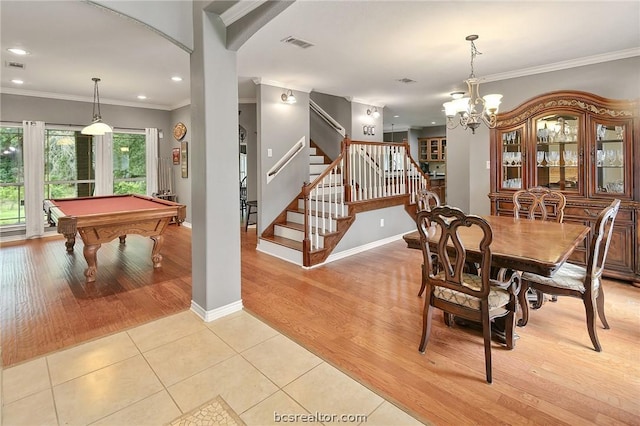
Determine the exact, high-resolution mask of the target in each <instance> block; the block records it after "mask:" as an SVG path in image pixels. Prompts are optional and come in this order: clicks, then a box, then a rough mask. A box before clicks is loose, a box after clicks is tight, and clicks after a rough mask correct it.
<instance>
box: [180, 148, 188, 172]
mask: <svg viewBox="0 0 640 426" xmlns="http://www.w3.org/2000/svg"><path fill="white" fill-rule="evenodd" d="M180 167H181V168H182V177H183V178H188V177H189V142H187V141H184V142H180Z"/></svg>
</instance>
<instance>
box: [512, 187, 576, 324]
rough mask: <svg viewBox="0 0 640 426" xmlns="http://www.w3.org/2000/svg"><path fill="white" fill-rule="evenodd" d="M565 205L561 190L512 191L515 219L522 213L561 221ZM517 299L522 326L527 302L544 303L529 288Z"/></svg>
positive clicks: (538, 292)
mask: <svg viewBox="0 0 640 426" xmlns="http://www.w3.org/2000/svg"><path fill="white" fill-rule="evenodd" d="M566 205H567V198H566V197H565V196H564V194H563V193H562V192H558V191H552V190H550V189H549V188H545V187H542V186H536V187H533V188H529V189H521V190H519V191H516V192H514V193H513V216H514V217H515V218H516V219H517V218H520V217H521V215H522V216H524V217H525V218H528V219H539V220H549V221H554V222H558V223H562V221H563V220H564V207H565V206H566ZM519 299H520V307H521V309H522V318H521V319H520V320H519V321H518V325H519V326H523V325H524V324H526V323H527V320H528V316H529V303H531V307H532V308H533V309H539V308H541V307H542V304H543V303H544V294H543V293H542V292H540V291H535V290H533V289H529V290H527V291H521V292H520V295H519ZM552 300H553V301H556V300H557V297H556V296H552Z"/></svg>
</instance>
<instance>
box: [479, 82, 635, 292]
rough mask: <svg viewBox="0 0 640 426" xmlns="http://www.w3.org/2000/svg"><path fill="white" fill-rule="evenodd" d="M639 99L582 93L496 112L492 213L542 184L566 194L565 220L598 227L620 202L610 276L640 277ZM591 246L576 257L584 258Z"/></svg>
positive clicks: (505, 212) (539, 99) (535, 100)
mask: <svg viewBox="0 0 640 426" xmlns="http://www.w3.org/2000/svg"><path fill="white" fill-rule="evenodd" d="M638 109H639V101H638V100H617V99H607V98H603V97H601V96H598V95H594V94H591V93H587V92H580V91H557V92H551V93H547V94H544V95H541V96H538V97H535V98H532V99H530V100H528V101H526V102H524V103H522V104H521V105H520V106H518V107H517V108H515V109H513V110H512V111H507V112H503V113H500V114H499V115H498V119H497V124H496V127H495V129H492V130H491V193H490V194H489V198H490V199H491V212H492V214H497V215H512V214H513V213H512V208H513V203H512V201H511V198H512V196H513V193H514V192H515V191H517V190H518V189H526V188H532V187H535V186H542V187H545V188H549V189H551V190H555V191H561V192H562V193H563V194H564V195H565V196H566V197H567V207H566V209H565V218H566V221H572V222H579V223H587V224H593V222H594V220H595V217H596V216H597V214H598V213H599V211H600V210H602V208H604V207H605V206H606V205H608V204H609V203H610V202H611V200H612V199H614V198H617V199H620V200H622V208H621V210H620V213H619V214H618V218H617V220H616V230H617V233H616V235H615V236H614V238H615V239H616V240H615V241H614V242H613V243H612V246H611V249H610V252H609V259H608V262H607V275H608V276H611V277H615V278H622V279H627V280H631V281H633V282H636V283H639V282H640V248H639V246H640V238H639V237H638V228H639V221H640V218H639V217H638V216H639V207H640V143H639V139H638V137H639V133H640V120H639V119H638V118H639V116H640V114H639V111H638ZM586 244H588V242H586V243H585V247H583V248H581V249H580V250H577V251H576V253H575V254H574V256H573V260H574V261H576V262H577V263H586V258H585V256H586V252H587V251H586Z"/></svg>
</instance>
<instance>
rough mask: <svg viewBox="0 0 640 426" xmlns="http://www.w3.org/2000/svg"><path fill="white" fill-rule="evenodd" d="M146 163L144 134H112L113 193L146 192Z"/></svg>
mask: <svg viewBox="0 0 640 426" xmlns="http://www.w3.org/2000/svg"><path fill="white" fill-rule="evenodd" d="M146 191H147V164H146V138H145V135H144V134H135V133H114V134H113V193H114V194H143V195H144V194H146Z"/></svg>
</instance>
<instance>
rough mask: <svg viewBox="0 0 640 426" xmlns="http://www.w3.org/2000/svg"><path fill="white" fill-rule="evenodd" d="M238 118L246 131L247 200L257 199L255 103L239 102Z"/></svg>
mask: <svg viewBox="0 0 640 426" xmlns="http://www.w3.org/2000/svg"><path fill="white" fill-rule="evenodd" d="M238 110H239V111H240V112H241V113H240V116H239V117H238V120H239V121H240V125H241V126H242V127H244V129H245V130H246V131H247V139H246V142H247V200H257V199H258V182H257V178H258V173H257V170H258V162H257V161H258V131H257V128H256V124H257V118H256V111H257V109H256V104H240V105H238Z"/></svg>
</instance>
